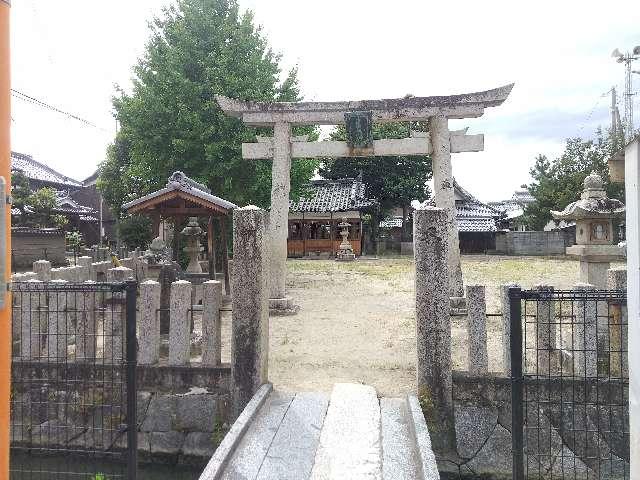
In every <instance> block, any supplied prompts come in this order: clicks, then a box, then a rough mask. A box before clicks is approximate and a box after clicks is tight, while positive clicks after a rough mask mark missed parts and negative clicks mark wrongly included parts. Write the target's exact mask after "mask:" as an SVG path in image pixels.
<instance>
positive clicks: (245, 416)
mask: <svg viewBox="0 0 640 480" xmlns="http://www.w3.org/2000/svg"><path fill="white" fill-rule="evenodd" d="M272 390H273V385H272V384H270V383H265V384H264V385H262V386H261V387H260V388H259V389H258V391H257V392H256V393H255V394H254V395H253V397H252V398H251V400H250V401H249V403H248V404H247V406H246V407H244V410H243V411H242V413H241V414H240V416H239V417H238V418H237V420H236V421H235V422H234V423H233V425H232V426H231V429H230V430H229V432H228V433H227V434H226V435H225V437H224V439H223V440H222V442H220V445H219V446H218V448H217V449H216V452H215V453H214V454H213V457H211V460H209V463H208V464H207V466H206V468H205V469H204V471H203V472H202V474H201V475H200V479H199V480H217V479H218V478H220V476H221V475H222V473H223V472H224V469H225V467H226V466H227V463H228V462H229V460H230V459H231V457H232V456H233V454H234V452H235V450H236V447H237V446H238V444H239V443H240V441H241V440H242V437H243V436H244V434H245V433H246V431H247V428H249V425H250V424H251V422H252V421H253V419H254V418H255V417H256V415H257V414H258V412H259V411H260V408H262V405H263V404H264V402H265V400H266V399H267V397H268V396H269V395H270V394H271V391H272Z"/></svg>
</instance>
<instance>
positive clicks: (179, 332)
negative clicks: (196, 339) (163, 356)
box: [169, 280, 191, 365]
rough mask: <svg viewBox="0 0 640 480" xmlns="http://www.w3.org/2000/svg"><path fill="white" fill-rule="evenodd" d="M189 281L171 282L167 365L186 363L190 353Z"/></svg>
mask: <svg viewBox="0 0 640 480" xmlns="http://www.w3.org/2000/svg"><path fill="white" fill-rule="evenodd" d="M190 310H191V282H187V281H186V280H178V281H177V282H173V283H172V284H171V306H170V307H169V365H186V364H188V363H189V356H190V353H191V315H190V313H191V312H190Z"/></svg>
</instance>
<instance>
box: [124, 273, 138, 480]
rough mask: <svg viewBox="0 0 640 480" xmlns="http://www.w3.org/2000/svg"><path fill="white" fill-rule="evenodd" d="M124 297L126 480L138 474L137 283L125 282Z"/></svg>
mask: <svg viewBox="0 0 640 480" xmlns="http://www.w3.org/2000/svg"><path fill="white" fill-rule="evenodd" d="M125 285H126V287H125V292H126V295H127V299H126V302H127V303H126V327H125V331H126V359H127V360H126V382H127V419H128V421H127V423H128V430H127V480H136V478H137V475H138V419H137V415H136V391H137V388H136V366H137V342H136V291H137V287H138V283H137V282H135V281H133V280H130V281H127V282H126V283H125Z"/></svg>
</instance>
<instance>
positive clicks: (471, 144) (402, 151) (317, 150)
mask: <svg viewBox="0 0 640 480" xmlns="http://www.w3.org/2000/svg"><path fill="white" fill-rule="evenodd" d="M483 150H484V135H482V134H479V135H452V136H451V152H452V153H461V152H481V151H483ZM431 152H432V147H431V142H430V140H429V138H428V137H412V138H401V139H392V138H387V139H384V140H374V141H373V148H372V149H369V150H354V149H352V148H350V147H349V146H348V145H347V142H336V141H325V142H292V143H291V157H292V158H323V157H334V158H340V157H385V156H396V155H429V154H430V153H431ZM242 158H244V159H247V160H260V159H272V158H273V143H272V142H264V141H263V142H259V143H243V144H242Z"/></svg>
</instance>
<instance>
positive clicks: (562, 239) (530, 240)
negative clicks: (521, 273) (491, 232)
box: [495, 231, 575, 255]
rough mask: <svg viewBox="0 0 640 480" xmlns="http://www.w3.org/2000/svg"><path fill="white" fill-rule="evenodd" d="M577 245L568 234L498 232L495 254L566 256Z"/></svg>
mask: <svg viewBox="0 0 640 480" xmlns="http://www.w3.org/2000/svg"><path fill="white" fill-rule="evenodd" d="M574 243H575V237H574V236H572V235H571V234H570V233H568V232H564V231H553V232H533V231H531V232H497V233H496V249H495V253H497V254H500V255H564V254H565V249H566V248H567V247H569V246H571V245H573V244H574Z"/></svg>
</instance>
